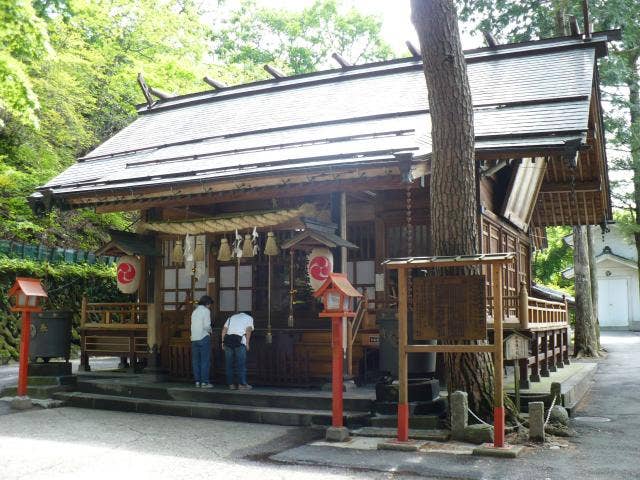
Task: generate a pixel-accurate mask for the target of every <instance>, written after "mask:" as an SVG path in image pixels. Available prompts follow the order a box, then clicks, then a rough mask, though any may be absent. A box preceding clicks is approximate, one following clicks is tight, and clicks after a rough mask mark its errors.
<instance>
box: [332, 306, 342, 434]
mask: <svg viewBox="0 0 640 480" xmlns="http://www.w3.org/2000/svg"><path fill="white" fill-rule="evenodd" d="M331 337H332V343H333V362H332V364H333V374H332V394H333V398H332V405H331V406H332V413H333V418H332V421H331V425H332V426H334V427H342V426H343V425H342V423H343V422H342V416H343V415H342V384H343V382H342V318H340V317H333V318H332V319H331Z"/></svg>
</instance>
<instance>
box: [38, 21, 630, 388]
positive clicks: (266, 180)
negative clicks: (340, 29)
mask: <svg viewBox="0 0 640 480" xmlns="http://www.w3.org/2000/svg"><path fill="white" fill-rule="evenodd" d="M616 35H618V33H617V32H600V33H594V34H593V35H592V36H591V38H589V39H585V38H583V37H581V36H580V35H576V36H570V37H561V38H554V39H548V40H541V41H534V42H525V43H521V44H513V45H498V46H494V47H491V48H481V49H476V50H469V51H467V52H465V58H466V61H467V65H468V74H469V81H470V85H471V92H472V97H473V101H474V119H475V120H474V121H475V135H476V139H475V145H476V161H477V171H478V175H477V181H478V192H479V195H478V198H477V206H478V224H479V229H480V231H479V237H480V238H481V252H482V253H487V254H489V253H498V252H513V253H514V255H515V257H514V261H513V262H510V263H507V264H505V265H504V266H503V267H502V276H503V280H502V281H501V282H499V284H498V285H497V286H496V282H498V280H496V277H495V276H494V275H493V274H492V272H490V271H488V272H486V279H485V282H486V287H487V291H493V292H495V289H496V288H498V289H499V290H500V293H501V296H502V302H501V304H500V305H499V306H498V307H497V310H495V311H496V312H497V311H501V312H502V313H503V318H504V321H503V322H502V325H503V326H504V328H505V329H511V330H521V331H522V332H524V333H525V334H527V335H528V336H530V338H532V347H531V348H532V351H531V356H530V357H529V358H528V359H523V360H521V361H519V365H520V367H519V368H520V369H521V373H522V375H521V377H522V379H523V380H524V379H529V380H537V379H539V378H540V376H541V375H548V374H549V372H550V371H553V370H554V369H555V368H557V367H559V366H562V365H563V362H564V361H566V359H567V345H568V342H567V326H568V323H567V310H566V305H565V304H564V303H562V302H552V301H545V300H541V299H535V298H533V297H531V296H529V294H528V292H529V289H530V286H531V256H532V251H533V249H534V248H536V246H539V245H541V244H543V243H544V227H547V226H552V225H585V224H591V225H596V224H601V223H603V222H607V221H608V220H610V219H611V208H610V200H609V180H608V175H607V162H606V157H605V150H604V141H605V139H604V127H603V124H602V108H601V104H600V93H599V85H598V69H597V60H598V59H599V58H601V57H603V56H605V55H606V53H607V42H608V41H610V40H611V39H615V38H616ZM138 114H139V116H138V118H137V119H136V120H135V121H134V122H133V123H132V124H131V125H129V126H128V127H126V128H124V129H123V130H122V131H120V132H118V133H117V134H116V135H114V136H113V137H112V138H110V139H108V140H107V141H105V142H104V143H103V144H101V145H99V146H98V147H97V148H95V149H94V150H93V151H91V152H90V153H88V154H87V155H85V156H84V157H82V158H79V159H78V162H77V163H76V164H75V165H73V166H71V167H70V168H69V169H67V170H66V171H65V172H63V173H61V174H60V175H59V176H57V177H56V178H54V179H52V180H51V181H49V182H48V183H47V184H46V185H43V186H42V187H40V188H39V189H38V191H37V192H36V193H34V194H33V195H32V197H31V199H30V200H31V202H32V204H33V206H34V208H35V209H38V210H41V209H43V208H50V207H51V206H58V207H61V208H85V207H90V208H94V209H95V210H96V211H97V212H117V211H129V212H130V211H137V212H139V215H140V221H139V222H137V224H136V226H135V228H136V234H137V235H144V236H145V238H146V239H149V238H151V240H145V241H146V243H147V244H148V245H151V243H153V245H152V246H153V248H154V250H155V251H156V252H157V253H158V255H149V254H148V253H142V252H140V253H139V254H138V256H140V257H141V260H142V264H143V269H144V275H143V276H144V278H143V279H142V282H141V287H140V288H139V289H138V291H137V294H136V295H135V296H132V302H131V304H130V305H117V306H108V305H95V304H93V303H92V302H91V299H88V300H87V301H86V302H85V304H84V307H83V328H84V329H85V330H84V331H85V332H87V334H86V335H85V336H84V337H83V345H82V348H83V354H84V358H85V359H88V358H89V357H90V356H91V355H95V354H98V353H101V354H104V353H106V352H108V351H111V352H114V353H115V352H117V353H118V354H123V355H124V354H126V355H128V356H129V357H131V356H132V355H134V354H135V355H136V356H138V355H140V356H146V357H147V358H151V357H153V358H154V359H155V360H154V362H155V363H159V364H160V366H161V367H162V368H166V369H168V370H169V371H170V373H171V375H172V376H173V377H175V378H183V379H187V378H189V376H190V368H191V367H190V360H189V358H190V341H189V328H188V327H189V315H190V312H191V309H192V308H193V301H194V300H195V299H197V298H198V297H199V296H201V295H203V294H208V295H210V296H211V297H212V298H214V300H215V303H214V308H213V312H212V316H213V325H214V335H219V333H220V327H221V325H222V322H223V321H224V320H225V319H226V318H227V317H228V316H229V315H230V314H232V313H233V312H234V311H236V310H238V309H239V310H248V311H251V313H252V315H253V317H254V319H255V324H256V331H255V333H254V336H253V337H252V354H251V355H250V356H249V361H250V364H249V375H250V377H251V381H253V382H256V383H263V384H271V385H290V386H291V385H310V384H318V383H324V382H325V381H326V379H327V378H328V376H329V374H330V368H331V348H330V339H331V332H330V330H329V325H328V322H323V321H320V320H319V319H318V313H319V312H320V308H321V307H320V304H319V302H318V301H317V300H315V299H314V297H313V288H312V287H311V286H310V284H309V273H308V272H309V265H308V255H309V252H308V250H307V249H302V248H295V246H294V243H296V241H297V239H300V238H303V237H304V241H305V242H306V241H313V242H316V241H317V240H318V238H319V237H320V236H322V237H323V239H324V241H325V245H326V246H327V248H328V250H329V251H330V252H331V255H332V256H333V267H334V268H333V271H337V272H342V273H346V274H347V276H348V278H349V280H350V282H351V283H352V284H353V285H354V286H355V288H357V289H358V290H359V291H360V292H361V293H363V295H364V296H365V298H366V301H363V302H361V305H360V307H359V309H358V311H357V315H356V317H355V319H354V320H353V321H351V322H350V323H349V326H348V327H347V335H345V338H348V341H346V342H345V347H346V349H347V351H348V358H349V361H348V362H347V363H348V364H349V367H350V369H351V371H353V373H354V375H356V376H357V375H358V374H362V372H363V371H366V370H367V369H368V368H375V358H376V348H377V345H376V344H375V340H376V338H377V336H376V335H377V328H378V319H379V318H381V315H386V316H387V317H389V315H394V314H395V312H396V311H397V308H398V302H399V283H400V280H399V277H398V274H397V271H395V270H392V269H385V267H384V266H383V264H382V262H383V260H384V259H386V258H398V257H411V256H426V255H429V254H430V252H431V241H430V238H429V233H428V232H429V223H430V213H429V201H428V199H429V195H430V192H429V175H430V172H431V162H430V155H431V138H430V131H431V124H430V122H431V117H430V115H429V111H428V101H427V89H426V85H425V81H424V76H423V73H422V62H421V59H420V58H419V57H409V58H402V59H396V60H390V61H384V62H377V63H372V64H367V65H358V66H349V67H344V68H339V69H336V70H328V71H323V72H316V73H311V74H304V75H297V76H293V77H278V78H274V79H270V80H263V81H258V82H253V83H249V84H246V85H237V86H231V87H220V88H215V89H213V90H207V91H203V92H199V93H193V94H188V95H181V96H176V97H172V98H165V99H160V100H158V101H155V102H150V103H145V104H143V105H140V106H138ZM305 219H307V220H308V219H316V220H315V222H316V223H315V224H313V225H312V224H310V223H309V222H308V221H307V223H305ZM331 224H333V225H335V227H333V226H329V227H328V226H327V225H331ZM319 225H321V226H319ZM322 225H323V226H322ZM269 238H270V239H271V241H272V242H276V244H277V245H278V247H282V246H283V245H285V246H287V247H289V248H275V249H274V248H273V244H271V248H266V247H267V240H268V239H269ZM293 239H296V241H294V242H293V243H291V242H292V240H293ZM326 241H329V244H328V245H327V244H326ZM114 242H115V241H114ZM345 242H348V243H349V244H350V245H351V244H352V245H354V246H356V247H357V248H347V245H346V243H345ZM120 243H122V242H121V241H120ZM117 244H118V242H115V243H114V244H113V245H112V246H114V245H117ZM298 245H300V243H298ZM120 248H121V249H122V250H123V251H124V252H125V253H126V249H125V248H123V247H122V246H121V247H120ZM109 251H111V250H109ZM234 252H235V255H234ZM269 252H270V253H269ZM239 253H242V256H239ZM327 258H328V257H327ZM318 266H319V268H322V265H318ZM493 296H495V293H494V295H487V298H486V302H485V303H486V304H487V305H491V304H492V302H493V301H494V299H493V298H492V297H493ZM485 308H489V311H490V312H491V307H486V306H485V305H479V306H478V309H480V310H484V309H485ZM110 309H111V310H110ZM495 318H497V316H496V315H495V313H491V314H490V316H489V318H488V325H489V328H490V329H492V328H493V327H494V325H495V320H494V319H495ZM114 325H118V327H115V326H114ZM127 325H131V328H129V327H128V326H127ZM116 330H118V331H119V332H125V333H118V335H116V334H115V333H114V332H115V331H116ZM126 332H128V333H126ZM116 337H117V338H116ZM145 338H146V340H145ZM254 339H255V341H254ZM212 343H213V345H214V348H215V346H217V345H219V344H220V342H219V341H214V342H212ZM114 345H115V346H114ZM124 350H126V352H125V351H124ZM369 362H371V365H369ZM214 372H216V374H221V373H222V362H221V356H220V352H219V351H217V350H214Z"/></svg>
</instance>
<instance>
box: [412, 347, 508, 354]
mask: <svg viewBox="0 0 640 480" xmlns="http://www.w3.org/2000/svg"><path fill="white" fill-rule="evenodd" d="M405 351H406V352H407V353H433V352H435V353H466V352H474V353H480V352H487V353H494V352H495V351H496V347H495V345H407V348H406V349H405Z"/></svg>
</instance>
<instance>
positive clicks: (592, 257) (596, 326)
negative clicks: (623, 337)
mask: <svg viewBox="0 0 640 480" xmlns="http://www.w3.org/2000/svg"><path fill="white" fill-rule="evenodd" d="M594 228H597V227H594ZM586 230H587V254H588V255H589V279H590V281H591V305H592V307H593V334H594V335H595V337H596V346H597V348H598V350H600V320H599V319H598V278H597V276H596V253H595V251H594V248H593V233H594V232H593V228H592V227H587V229H586Z"/></svg>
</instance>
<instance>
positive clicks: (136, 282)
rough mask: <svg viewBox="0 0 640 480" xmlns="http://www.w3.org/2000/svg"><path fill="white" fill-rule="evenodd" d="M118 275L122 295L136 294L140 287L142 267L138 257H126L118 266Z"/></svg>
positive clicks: (119, 261)
mask: <svg viewBox="0 0 640 480" xmlns="http://www.w3.org/2000/svg"><path fill="white" fill-rule="evenodd" d="M116 270H117V275H118V290H120V291H121V292H122V293H135V292H137V291H138V287H139V286H140V278H141V277H142V265H141V263H140V260H139V259H138V258H137V257H134V256H132V255H125V256H124V257H120V258H119V259H118V263H117V264H116Z"/></svg>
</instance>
